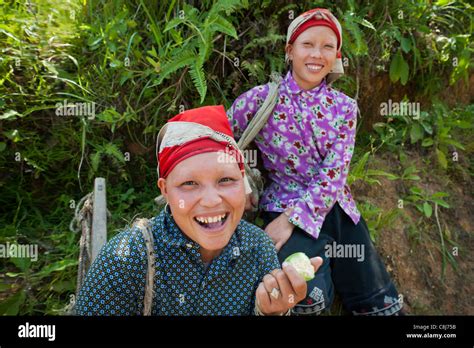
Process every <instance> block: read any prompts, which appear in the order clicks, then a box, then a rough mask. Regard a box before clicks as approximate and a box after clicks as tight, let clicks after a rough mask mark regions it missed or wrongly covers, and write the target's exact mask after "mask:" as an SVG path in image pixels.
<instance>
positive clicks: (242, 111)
mask: <svg viewBox="0 0 474 348" xmlns="http://www.w3.org/2000/svg"><path fill="white" fill-rule="evenodd" d="M268 89H269V86H268V84H266V85H262V86H257V87H254V88H252V89H251V90H249V91H247V92H245V93H244V94H242V95H241V96H239V97H238V98H237V99H236V100H235V101H234V103H233V104H232V106H231V107H230V109H229V110H227V118H228V119H229V123H230V127H231V129H232V132H233V133H234V138H235V140H236V141H238V140H239V139H240V137H241V136H242V133H243V132H244V130H245V128H247V124H248V123H249V121H250V120H251V119H252V117H253V116H254V115H255V113H256V112H257V111H258V109H259V108H260V106H261V105H262V104H263V102H264V101H265V98H266V97H267V95H268Z"/></svg>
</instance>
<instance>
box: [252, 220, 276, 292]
mask: <svg viewBox="0 0 474 348" xmlns="http://www.w3.org/2000/svg"><path fill="white" fill-rule="evenodd" d="M259 230H260V229H259ZM260 233H261V235H262V238H261V242H260V247H259V248H258V250H257V254H258V260H260V268H259V279H260V280H259V283H260V282H261V281H262V280H263V277H264V276H265V275H266V274H268V273H270V272H271V271H273V270H274V269H277V268H281V267H280V262H279V261H278V256H277V253H276V249H275V246H274V245H273V242H272V240H271V239H270V237H269V236H268V235H267V234H266V233H265V232H264V231H262V230H260Z"/></svg>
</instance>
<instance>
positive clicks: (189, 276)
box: [76, 106, 322, 315]
mask: <svg viewBox="0 0 474 348" xmlns="http://www.w3.org/2000/svg"><path fill="white" fill-rule="evenodd" d="M157 157H158V168H157V171H158V175H159V180H158V186H159V188H160V190H161V192H162V194H163V196H164V198H165V199H166V201H167V205H166V207H165V209H163V210H162V211H161V212H160V214H159V215H158V216H156V217H155V218H153V219H151V221H150V223H149V226H150V230H151V236H150V235H148V236H147V235H146V234H143V233H142V231H141V230H140V228H139V227H138V226H137V227H134V228H132V229H129V230H126V231H124V232H122V233H120V234H118V235H117V236H115V237H114V238H113V239H112V240H111V241H109V242H108V243H107V244H106V245H105V246H104V248H103V249H102V250H101V251H100V254H99V256H98V257H97V259H96V261H95V262H94V264H93V265H92V267H91V269H90V271H89V273H88V274H87V277H86V279H85V282H84V284H83V286H82V288H81V290H80V292H79V295H78V299H77V304H76V313H77V314H79V315H136V314H141V313H145V314H147V315H149V314H152V315H250V314H257V315H283V314H289V309H290V308H291V307H293V306H294V305H295V304H296V302H298V301H300V300H302V299H303V298H304V297H305V296H306V290H307V285H306V282H305V281H304V278H303V276H301V275H300V274H299V273H298V272H297V271H296V270H295V268H294V267H293V266H291V265H283V268H282V269H281V268H280V264H279V263H278V258H277V255H276V252H275V249H274V248H273V245H272V242H271V240H270V238H269V237H268V236H267V235H266V234H265V233H264V232H263V231H262V230H261V229H259V228H258V227H256V226H254V225H252V224H250V223H248V222H246V221H244V220H241V219H242V214H243V212H244V205H245V194H246V193H249V192H250V191H249V185H248V183H247V179H246V176H245V173H244V163H243V161H244V159H243V156H242V154H241V152H240V150H239V148H238V147H237V144H236V143H235V140H234V138H233V134H232V131H231V129H230V127H229V124H228V121H227V116H226V113H225V110H224V107H223V106H207V107H202V108H198V109H193V110H188V111H185V112H183V113H181V114H179V115H177V116H175V117H173V118H172V119H170V120H169V121H168V123H167V124H166V125H165V126H164V127H163V128H162V129H161V131H160V133H159V135H158V141H157ZM150 240H151V242H150ZM150 244H151V247H150V250H148V247H149V245H150ZM149 254H152V255H153V256H154V257H153V258H152V259H151V260H154V262H153V270H154V272H153V273H154V276H152V281H151V284H152V287H153V292H152V293H153V294H154V296H153V297H152V298H151V299H150V300H151V303H150V305H149V306H147V305H146V304H145V303H147V302H146V295H145V294H146V293H148V292H147V291H146V290H145V289H146V288H147V285H146V284H147V283H146V282H147V281H148V278H149V277H148V274H149V273H147V262H149V261H150V258H149V256H150V255H149ZM311 261H312V266H313V268H314V269H315V270H317V269H318V267H319V266H320V265H321V262H322V260H321V259H320V258H313V259H312V260H311ZM153 273H152V274H153ZM152 293H150V294H152ZM144 304H145V305H144ZM144 307H145V310H144ZM147 307H148V308H149V311H148V310H147Z"/></svg>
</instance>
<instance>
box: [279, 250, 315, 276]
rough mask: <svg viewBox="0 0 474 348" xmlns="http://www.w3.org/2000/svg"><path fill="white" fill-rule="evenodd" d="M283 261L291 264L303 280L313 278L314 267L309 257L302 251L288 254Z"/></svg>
mask: <svg viewBox="0 0 474 348" xmlns="http://www.w3.org/2000/svg"><path fill="white" fill-rule="evenodd" d="M284 262H287V263H289V264H290V265H292V266H293V267H294V268H295V269H296V271H297V272H298V273H299V275H301V276H302V277H303V278H304V280H306V281H309V280H311V279H313V278H314V267H313V265H312V264H311V261H310V260H309V257H308V256H306V255H305V254H304V253H301V252H299V253H294V254H292V255H290V256H288V257H287V258H286V259H285V261H284Z"/></svg>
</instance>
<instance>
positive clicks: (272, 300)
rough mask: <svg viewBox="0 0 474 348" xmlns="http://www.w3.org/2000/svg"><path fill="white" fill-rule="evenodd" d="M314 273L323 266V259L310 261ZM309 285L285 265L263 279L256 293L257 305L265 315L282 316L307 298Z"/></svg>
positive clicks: (294, 270)
mask: <svg viewBox="0 0 474 348" xmlns="http://www.w3.org/2000/svg"><path fill="white" fill-rule="evenodd" d="M310 261H311V264H312V265H313V268H314V272H316V271H317V270H318V268H319V267H320V266H321V265H322V263H323V259H322V258H320V257H319V256H318V257H314V258H312V259H310ZM307 289H308V287H307V284H306V281H305V280H304V278H303V277H302V276H301V275H299V274H298V272H297V271H296V269H295V268H294V267H293V266H291V265H286V264H283V269H282V270H281V269H275V270H273V271H272V272H271V273H270V274H267V275H265V277H263V281H262V282H261V283H260V284H259V286H258V288H257V291H256V294H255V295H256V304H257V306H258V308H259V309H260V311H261V312H262V313H263V314H265V315H281V314H284V313H285V312H287V311H288V310H289V309H290V308H293V307H294V306H296V304H297V303H298V302H300V301H302V300H303V299H304V298H305V297H306V292H307Z"/></svg>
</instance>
